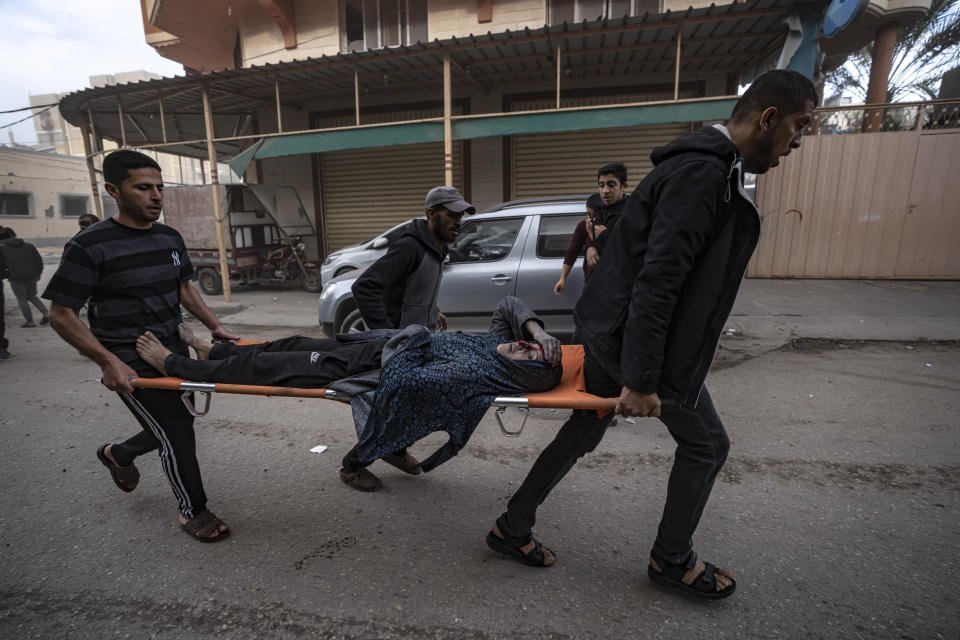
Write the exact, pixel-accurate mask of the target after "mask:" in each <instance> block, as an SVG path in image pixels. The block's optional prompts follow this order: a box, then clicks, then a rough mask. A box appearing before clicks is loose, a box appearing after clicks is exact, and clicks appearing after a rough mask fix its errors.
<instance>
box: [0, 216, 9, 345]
mask: <svg viewBox="0 0 960 640" xmlns="http://www.w3.org/2000/svg"><path fill="white" fill-rule="evenodd" d="M6 237H8V236H7V235H6V229H4V228H3V226H0V240H2V239H4V238H6ZM7 274H8V271H7V263H6V262H4V260H3V254H2V253H0V360H6V359H7V358H9V357H10V352H9V351H7V347H9V346H10V342H9V341H8V340H7V336H6V332H7V322H6V320H5V319H4V301H3V281H4V280H5V279H6V277H7Z"/></svg>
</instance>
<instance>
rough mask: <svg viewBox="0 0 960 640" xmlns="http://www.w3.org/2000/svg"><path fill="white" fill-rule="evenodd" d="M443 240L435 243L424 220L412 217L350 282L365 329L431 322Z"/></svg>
mask: <svg viewBox="0 0 960 640" xmlns="http://www.w3.org/2000/svg"><path fill="white" fill-rule="evenodd" d="M446 256H447V245H443V246H442V247H438V246H437V242H436V240H435V239H434V235H433V232H431V231H430V228H429V227H428V226H427V221H426V220H421V219H416V220H413V221H411V223H410V226H409V227H407V230H406V231H405V232H404V233H403V235H402V236H400V237H399V238H398V239H397V241H396V242H394V243H393V244H392V245H391V246H390V248H389V249H388V250H387V253H386V254H384V255H383V257H382V258H380V259H379V260H377V261H376V262H374V263H373V264H372V265H370V266H369V267H368V268H367V270H366V271H364V272H363V275H361V276H360V277H359V278H357V281H356V282H354V283H353V287H352V288H351V289H352V291H353V297H354V299H355V300H356V301H357V308H359V309H360V315H362V316H363V320H364V322H366V324H367V328H368V329H402V328H403V327H406V326H407V325H411V324H420V325H423V326H425V327H427V328H428V329H431V330H433V329H436V327H437V313H438V309H437V296H438V295H439V293H440V278H441V276H442V275H443V260H444V258H446Z"/></svg>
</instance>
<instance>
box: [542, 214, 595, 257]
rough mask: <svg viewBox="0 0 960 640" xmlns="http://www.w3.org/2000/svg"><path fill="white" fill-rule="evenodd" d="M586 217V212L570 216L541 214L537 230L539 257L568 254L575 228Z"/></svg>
mask: <svg viewBox="0 0 960 640" xmlns="http://www.w3.org/2000/svg"><path fill="white" fill-rule="evenodd" d="M585 218H586V213H583V214H574V215H569V216H540V230H539V231H537V257H540V258H562V257H563V256H564V255H566V253H567V247H568V246H570V238H572V237H573V232H574V230H575V229H576V228H577V225H578V224H580V221H581V220H583V219H585ZM581 253H582V252H581Z"/></svg>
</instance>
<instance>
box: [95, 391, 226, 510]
mask: <svg viewBox="0 0 960 640" xmlns="http://www.w3.org/2000/svg"><path fill="white" fill-rule="evenodd" d="M118 395H119V396H120V399H121V400H123V403H124V404H125V405H127V408H128V409H130V412H131V413H133V415H134V416H135V417H136V419H137V421H138V422H139V423H140V426H141V427H143V431H141V432H140V433H138V434H137V435H135V436H133V437H132V438H130V439H129V440H127V441H126V442H123V443H120V444H115V445H113V446H112V447H111V448H110V453H111V454H112V455H113V458H114V460H116V461H117V464H120V465H124V466H126V465H129V464H131V463H132V462H133V460H134V458H136V457H137V456H141V455H143V454H145V453H149V452H150V451H154V450H156V449H159V450H160V463H161V465H162V466H163V472H164V473H165V474H166V476H167V480H169V481H170V488H171V489H173V495H174V496H176V498H177V502H178V503H179V505H180V513H182V514H183V515H184V516H185V517H187V518H192V517H194V516H195V515H197V514H198V513H201V512H203V511H204V510H205V509H206V508H207V496H206V494H204V492H203V481H202V479H201V478H200V465H199V463H198V462H197V451H196V448H197V447H196V436H195V435H194V431H193V416H192V415H190V412H189V411H187V409H186V407H185V406H184V405H183V402H181V400H180V392H179V391H161V390H157V389H137V390H136V391H134V392H133V393H120V394H118Z"/></svg>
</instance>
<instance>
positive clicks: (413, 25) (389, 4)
mask: <svg viewBox="0 0 960 640" xmlns="http://www.w3.org/2000/svg"><path fill="white" fill-rule="evenodd" d="M342 6H343V12H342V15H343V32H342V35H341V47H342V49H343V50H344V51H363V50H365V49H379V48H381V47H396V46H398V45H402V44H413V43H415V42H417V41H421V42H426V41H427V0H343V5H342Z"/></svg>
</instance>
